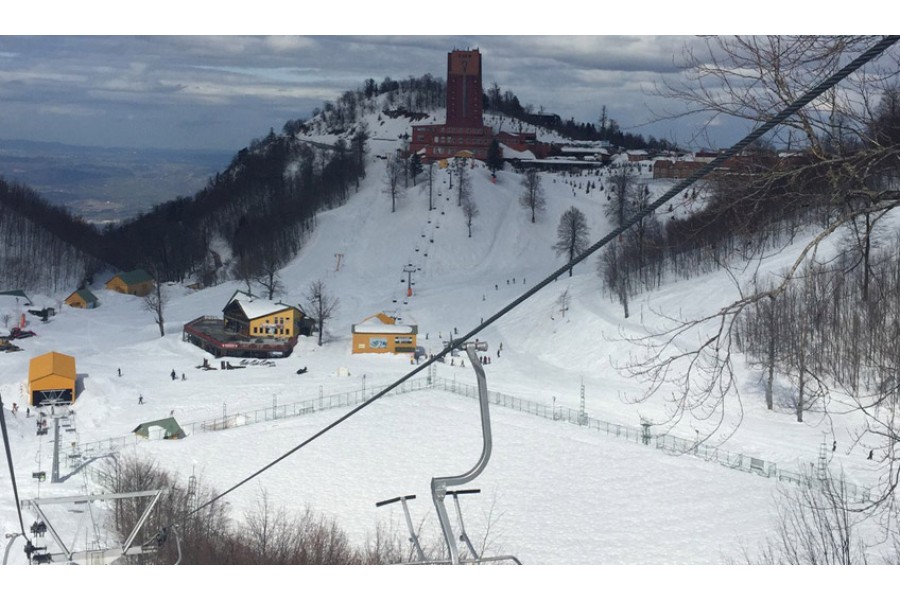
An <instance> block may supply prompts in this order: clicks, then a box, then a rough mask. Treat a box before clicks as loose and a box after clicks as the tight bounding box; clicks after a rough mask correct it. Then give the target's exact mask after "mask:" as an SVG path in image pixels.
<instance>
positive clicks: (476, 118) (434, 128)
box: [409, 49, 535, 161]
mask: <svg viewBox="0 0 900 600" xmlns="http://www.w3.org/2000/svg"><path fill="white" fill-rule="evenodd" d="M412 130H413V131H412V139H411V140H410V143H409V153H410V154H415V153H419V154H420V156H422V158H423V159H424V160H426V161H433V160H438V159H442V158H452V157H454V156H457V155H459V154H460V153H466V154H465V155H467V156H468V153H469V152H471V155H472V156H474V157H475V158H477V159H479V160H487V155H488V148H490V145H491V142H492V141H493V140H494V137H495V136H494V132H493V130H492V129H491V128H490V127H487V126H485V124H484V95H483V92H482V85H481V53H480V52H479V51H478V50H477V49H476V50H454V51H452V52H450V53H449V54H448V55H447V122H446V124H444V125H413V128H412ZM506 137H507V138H508V139H504V140H501V141H502V142H503V143H505V144H507V145H510V146H511V147H513V145H518V146H520V147H521V148H524V147H525V146H526V145H527V144H534V143H535V140H534V138H535V136H534V134H506ZM526 138H528V139H526ZM517 149H518V148H517Z"/></svg>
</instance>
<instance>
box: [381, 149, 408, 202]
mask: <svg viewBox="0 0 900 600" xmlns="http://www.w3.org/2000/svg"><path fill="white" fill-rule="evenodd" d="M405 175H406V164H405V163H404V161H403V159H402V158H400V157H399V156H396V155H393V156H390V157H388V160H387V163H386V164H385V169H384V192H385V193H386V194H387V195H389V196H390V197H391V212H397V201H398V200H401V199H403V198H404V197H405V196H406V188H405V187H403V178H404V177H405Z"/></svg>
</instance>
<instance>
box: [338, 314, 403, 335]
mask: <svg viewBox="0 0 900 600" xmlns="http://www.w3.org/2000/svg"><path fill="white" fill-rule="evenodd" d="M384 319H391V320H393V317H390V316H388V315H385V314H384V313H378V314H376V315H372V316H371V317H368V318H366V319H364V320H363V321H361V322H359V323H357V324H356V325H354V326H353V333H388V334H400V333H405V334H414V333H416V332H418V326H416V325H414V324H409V325H397V324H396V322H394V323H385V322H384Z"/></svg>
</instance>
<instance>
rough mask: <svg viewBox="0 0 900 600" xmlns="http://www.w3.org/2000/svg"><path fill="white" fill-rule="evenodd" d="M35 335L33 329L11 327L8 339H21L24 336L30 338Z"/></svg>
mask: <svg viewBox="0 0 900 600" xmlns="http://www.w3.org/2000/svg"><path fill="white" fill-rule="evenodd" d="M35 335H37V334H36V333H35V332H33V331H28V330H27V329H20V328H18V327H13V328H12V329H10V330H9V339H11V340H21V339H24V338H30V337H32V336H35Z"/></svg>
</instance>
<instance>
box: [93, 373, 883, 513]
mask: <svg viewBox="0 0 900 600" xmlns="http://www.w3.org/2000/svg"><path fill="white" fill-rule="evenodd" d="M386 387H387V386H374V387H369V388H367V389H356V390H350V391H346V392H341V393H335V394H329V395H324V394H322V393H321V392H320V393H319V396H318V397H314V398H306V399H302V400H298V401H296V402H292V403H288V404H277V403H274V402H273V404H272V406H269V407H260V408H255V409H251V410H247V411H240V412H236V413H233V414H223V415H222V416H221V417H218V418H215V419H208V420H204V421H197V422H193V423H186V424H183V425H182V426H181V427H182V430H184V432H185V433H187V434H188V435H193V434H196V433H202V432H215V431H223V430H226V429H232V428H235V427H242V426H245V425H254V424H258V423H265V422H269V421H275V420H279V419H287V418H294V417H299V416H303V415H308V414H311V413H315V412H320V411H323V410H330V409H336V408H347V407H351V406H357V405H359V404H362V403H363V402H365V401H366V400H368V399H369V398H371V397H373V396H374V395H375V394H378V393H380V392H382V391H383V390H384V389H385V388H386ZM424 389H436V390H441V391H445V392H450V393H452V394H456V395H459V396H465V397H468V398H474V399H477V398H478V387H477V386H475V385H472V384H467V383H462V382H458V381H456V380H450V379H446V378H443V377H437V376H433V375H430V376H429V377H427V378H423V379H412V380H409V381H406V382H404V383H402V384H401V385H400V386H398V387H397V388H395V389H393V390H391V391H390V392H389V394H390V395H398V394H406V393H410V392H415V391H420V390H424ZM488 401H489V402H490V403H491V404H494V405H496V406H501V407H503V408H508V409H512V410H515V411H518V412H522V413H526V414H530V415H534V416H537V417H541V418H544V419H548V420H553V421H562V422H566V423H570V424H573V425H578V426H580V427H584V428H585V429H588V430H595V431H598V432H601V433H604V434H606V435H610V436H614V437H616V438H620V439H624V440H626V441H629V442H634V443H638V444H643V445H646V446H652V447H654V448H656V449H658V450H661V451H663V452H665V453H667V454H670V455H679V456H680V455H686V456H694V457H697V458H700V459H702V460H705V461H708V462H716V463H718V464H720V465H722V466H725V467H728V468H730V469H734V470H737V471H742V472H745V473H753V474H756V475H760V476H763V477H768V478H774V479H777V480H779V481H786V482H790V483H793V484H795V485H797V486H804V487H807V488H810V489H822V488H823V486H825V485H832V486H833V487H836V488H838V489H840V490H841V492H842V493H843V494H844V495H845V496H846V497H847V498H848V499H850V500H851V501H855V502H869V501H870V500H871V494H870V491H869V490H868V489H867V488H864V487H862V486H859V485H856V484H853V483H850V482H847V481H845V480H837V481H836V480H833V479H830V478H829V477H828V475H827V468H826V466H825V465H819V466H818V467H817V468H816V467H815V466H814V468H812V469H811V470H810V471H811V472H810V473H798V472H796V471H790V470H787V469H782V468H780V467H778V465H777V464H776V463H774V462H772V461H767V460H764V459H761V458H757V457H754V456H748V455H746V454H743V453H738V452H734V451H730V450H725V449H723V448H720V447H718V446H715V445H710V444H704V443H702V442H699V441H696V440H689V439H685V438H680V437H677V436H674V435H670V434H654V433H652V432H651V431H650V424H649V423H645V424H643V426H642V427H632V426H629V425H621V424H619V423H611V422H609V421H603V420H601V419H595V418H593V417H590V416H589V415H587V414H586V413H582V412H581V411H579V410H574V409H571V408H568V407H565V406H556V405H555V403H554V404H553V405H547V404H543V403H540V402H535V401H533V400H527V399H524V398H519V397H516V396H511V395H509V394H505V393H502V392H496V391H488ZM164 434H165V432H164V430H162V429H161V428H154V429H151V430H150V437H149V438H141V437H138V436H136V435H128V436H120V437H117V438H110V439H107V440H102V441H99V442H88V443H83V444H80V445H79V446H78V449H77V450H76V452H77V453H79V454H80V455H81V456H83V457H88V456H101V455H103V454H107V453H109V452H112V451H114V450H116V449H120V448H124V447H127V446H133V445H135V444H137V443H140V442H142V441H146V440H149V439H162V438H163V436H164ZM829 482H830V483H829Z"/></svg>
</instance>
